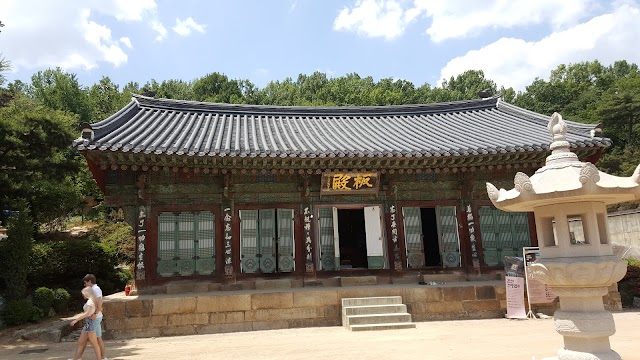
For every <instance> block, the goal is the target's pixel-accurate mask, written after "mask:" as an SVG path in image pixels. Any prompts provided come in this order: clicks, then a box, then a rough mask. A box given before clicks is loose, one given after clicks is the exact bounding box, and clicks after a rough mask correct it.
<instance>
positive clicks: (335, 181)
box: [320, 172, 379, 195]
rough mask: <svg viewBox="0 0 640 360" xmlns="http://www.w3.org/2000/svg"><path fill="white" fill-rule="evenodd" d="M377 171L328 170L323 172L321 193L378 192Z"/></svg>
mask: <svg viewBox="0 0 640 360" xmlns="http://www.w3.org/2000/svg"><path fill="white" fill-rule="evenodd" d="M378 186H379V181H378V173H377V172H343V173H337V172H326V173H323V174H322V187H321V188H320V193H321V194H325V195H327V194H352V193H358V194H367V193H369V194H375V193H377V192H378Z"/></svg>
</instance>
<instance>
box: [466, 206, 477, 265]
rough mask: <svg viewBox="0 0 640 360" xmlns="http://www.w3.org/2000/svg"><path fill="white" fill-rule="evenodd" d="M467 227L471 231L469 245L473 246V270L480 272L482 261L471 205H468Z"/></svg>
mask: <svg viewBox="0 0 640 360" xmlns="http://www.w3.org/2000/svg"><path fill="white" fill-rule="evenodd" d="M467 227H468V229H469V243H470V244H471V261H472V262H473V268H474V269H475V270H476V271H480V259H479V258H478V244H477V240H476V230H475V222H474V220H473V212H472V211H471V205H467Z"/></svg>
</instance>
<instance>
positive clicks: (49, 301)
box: [33, 287, 54, 314]
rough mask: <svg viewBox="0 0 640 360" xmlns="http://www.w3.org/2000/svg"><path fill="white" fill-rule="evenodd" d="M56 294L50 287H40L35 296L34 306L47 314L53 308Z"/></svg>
mask: <svg viewBox="0 0 640 360" xmlns="http://www.w3.org/2000/svg"><path fill="white" fill-rule="evenodd" d="M53 301H54V293H53V290H51V289H49V288H48V287H39V288H37V289H36V292H35V293H34V294H33V305H35V306H37V307H38V308H40V309H42V311H44V313H45V314H47V313H49V309H51V308H52V307H53Z"/></svg>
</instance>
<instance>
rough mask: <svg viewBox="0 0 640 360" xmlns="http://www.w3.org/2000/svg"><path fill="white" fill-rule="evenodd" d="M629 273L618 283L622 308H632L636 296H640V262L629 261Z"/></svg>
mask: <svg viewBox="0 0 640 360" xmlns="http://www.w3.org/2000/svg"><path fill="white" fill-rule="evenodd" d="M627 263H628V265H627V273H626V274H625V276H624V278H622V280H620V282H619V283H618V291H619V292H620V298H621V300H622V306H624V307H632V306H633V298H634V296H640V262H639V261H637V260H632V259H629V260H627Z"/></svg>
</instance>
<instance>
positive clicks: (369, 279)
mask: <svg viewBox="0 0 640 360" xmlns="http://www.w3.org/2000/svg"><path fill="white" fill-rule="evenodd" d="M369 285H378V278H377V277H376V276H358V277H355V276H351V277H349V276H347V277H344V276H343V277H341V278H340V286H342V287H345V286H369Z"/></svg>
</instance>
